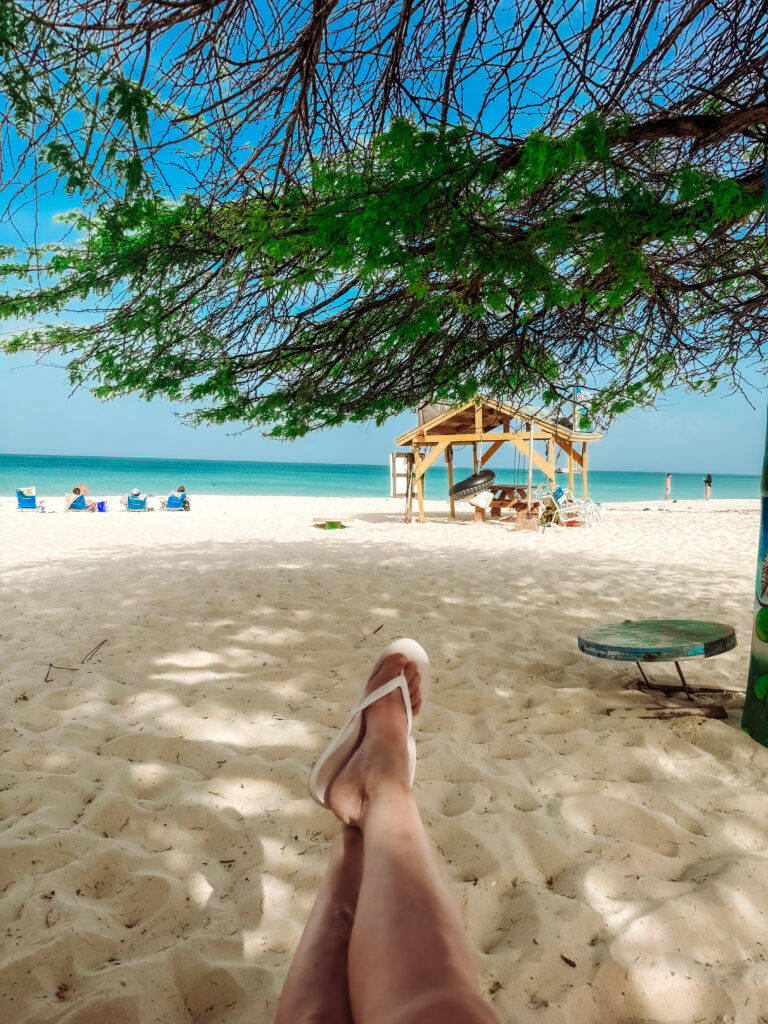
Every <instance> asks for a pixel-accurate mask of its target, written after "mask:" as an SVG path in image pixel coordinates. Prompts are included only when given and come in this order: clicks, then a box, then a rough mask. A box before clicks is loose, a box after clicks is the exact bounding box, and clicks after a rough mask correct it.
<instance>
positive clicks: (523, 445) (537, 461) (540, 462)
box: [508, 437, 555, 480]
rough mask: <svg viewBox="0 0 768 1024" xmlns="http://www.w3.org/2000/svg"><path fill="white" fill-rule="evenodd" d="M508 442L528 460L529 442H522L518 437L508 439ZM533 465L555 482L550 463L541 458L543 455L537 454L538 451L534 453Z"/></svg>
mask: <svg viewBox="0 0 768 1024" xmlns="http://www.w3.org/2000/svg"><path fill="white" fill-rule="evenodd" d="M508 440H509V442H510V444H513V445H514V446H515V448H518V449H519V450H520V451H521V452H522V453H523V455H524V456H525V457H526V459H527V458H528V442H527V441H525V440H524V441H521V440H519V438H517V437H510V438H508ZM533 464H534V466H537V467H538V468H539V469H540V470H541V472H542V473H543V474H544V476H546V477H549V479H550V480H554V479H555V478H554V476H553V475H552V474H551V473H550V471H549V463H548V462H547V461H546V460H545V459H543V458H542V457H541V455H539V453H538V452H536V451H534V453H533Z"/></svg>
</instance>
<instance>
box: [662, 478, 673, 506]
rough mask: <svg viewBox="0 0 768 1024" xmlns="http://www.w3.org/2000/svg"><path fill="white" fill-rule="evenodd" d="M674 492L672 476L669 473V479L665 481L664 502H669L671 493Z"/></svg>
mask: <svg viewBox="0 0 768 1024" xmlns="http://www.w3.org/2000/svg"><path fill="white" fill-rule="evenodd" d="M671 490H672V474H671V473H667V479H666V480H665V481H664V501H669V492H670V491H671Z"/></svg>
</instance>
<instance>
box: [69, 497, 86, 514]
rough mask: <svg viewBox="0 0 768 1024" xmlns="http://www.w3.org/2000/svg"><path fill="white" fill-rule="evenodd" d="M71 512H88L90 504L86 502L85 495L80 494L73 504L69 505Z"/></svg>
mask: <svg viewBox="0 0 768 1024" xmlns="http://www.w3.org/2000/svg"><path fill="white" fill-rule="evenodd" d="M68 511H69V512H87V511H88V506H87V505H86V504H85V495H84V494H78V496H77V497H76V498H75V500H74V501H73V502H72V504H71V505H70V506H69V509H68Z"/></svg>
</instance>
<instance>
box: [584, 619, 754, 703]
mask: <svg viewBox="0 0 768 1024" xmlns="http://www.w3.org/2000/svg"><path fill="white" fill-rule="evenodd" d="M578 642H579V650H580V651H582V652H583V653H584V654H589V655H591V656H592V657H593V658H608V659H609V660H611V661H634V662H635V663H636V664H637V667H638V668H639V669H640V675H641V676H642V677H643V684H644V685H645V686H646V687H647V688H648V689H649V690H661V691H663V692H664V693H670V692H674V691H676V690H677V691H680V690H682V691H683V692H684V693H685V695H686V697H687V698H688V699H689V700H693V699H694V696H695V695H696V694H699V693H701V694H713V693H716V694H725V693H726V692H727V691H724V690H722V689H720V688H718V687H712V686H699V687H691V686H689V685H688V683H687V682H686V681H685V677H684V676H683V670H682V669H681V668H680V664H679V663H680V661H682V660H683V659H685V658H714V657H715V656H716V655H718V654H724V653H725V652H726V651H731V650H733V648H734V647H735V646H736V631H735V630H734V628H733V626H729V625H727V624H726V623H724V622H700V621H698V620H696V619H640V620H637V621H632V620H630V619H626V620H625V621H624V622H611V623H608V624H607V625H605V626H599V627H598V628H597V629H593V630H590V631H589V632H588V633H580V634H579V640H578ZM651 661H674V663H675V668H676V669H677V674H678V676H679V677H680V683H681V685H679V686H669V685H657V684H654V683H652V682H651V681H650V680H649V679H648V677H647V676H646V674H645V672H644V671H643V663H645V664H647V663H648V662H651Z"/></svg>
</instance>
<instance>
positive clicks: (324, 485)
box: [0, 452, 760, 501]
mask: <svg viewBox="0 0 768 1024" xmlns="http://www.w3.org/2000/svg"><path fill="white" fill-rule="evenodd" d="M467 455H468V461H467V463H466V464H464V465H462V464H461V463H459V462H455V463H454V465H453V482H458V481H459V480H462V479H464V478H465V477H468V476H470V475H471V474H472V463H471V453H469V452H468V453H467ZM493 469H494V470H495V472H496V480H497V482H498V483H504V484H511V485H515V486H526V485H527V483H528V465H527V460H526V459H525V457H524V455H522V454H521V455H520V457H519V458H518V459H516V461H515V462H514V463H513V465H511V466H510V465H498V464H497V465H495V466H493ZM665 477H666V472H665V471H659V470H655V471H652V472H651V471H648V470H606V469H590V470H589V473H588V479H587V484H588V494H589V496H590V497H592V498H595V499H596V500H597V501H654V500H656V499H663V497H664V479H665ZM532 478H533V484H534V486H538V485H539V484H547V478H546V477H545V476H544V475H543V474H542V473H541V472H540V471H539V470H538V469H536V468H534V470H533V474H532ZM81 482H84V483H85V485H86V486H87V488H88V490H89V492H90V493H91V494H100V495H115V494H127V493H128V492H129V491H130V490H132V489H133V488H134V487H137V488H139V490H140V491H141V492H142V493H150V492H151V493H153V494H163V493H165V494H168V493H170V492H171V491H174V490H176V488H177V487H179V486H180V485H181V484H183V485H184V486H185V488H186V490H187V492H188V493H189V494H190V496H191V495H194V494H199V495H203V494H231V495H285V496H295V497H307V498H312V497H330V498H342V497H351V498H352V497H359V498H377V497H378V498H383V497H388V496H389V494H390V483H391V478H390V468H389V464H388V461H387V462H383V463H378V464H376V463H354V462H346V463H331V462H278V461H272V460H263V459H260V460H255V459H252V460H249V459H163V458H160V457H158V456H153V457H152V458H148V459H147V458H138V457H130V456H105V455H24V454H22V453H19V454H12V455H11V454H7V455H0V494H5V495H8V496H10V495H14V494H15V490H16V488H17V487H35V488H37V493H38V494H40V495H46V496H51V495H56V494H60V495H62V499H63V496H64V494H66V493H69V492H71V490H72V488H73V487H75V486H76V485H78V484H80V483H81ZM557 483H558V484H560V485H561V486H566V487H567V486H568V473H567V470H566V471H565V472H562V473H560V474H558V476H557ZM449 486H450V478H449V475H448V468H447V466H446V465H445V464H439V465H433V466H431V467H430V469H429V472H428V473H427V475H426V478H425V492H426V497H427V498H437V499H440V500H446V501H447V499H448V489H449ZM573 490H574V492H575V494H576V496H577V497H582V496H583V493H584V478H583V476H582V475H581V474H578V475H575V476H574V481H573ZM671 496H672V499H673V500H674V499H675V498H681V499H695V498H699V497H701V498H703V497H704V474H702V473H673V474H672V494H671ZM759 496H760V477H759V475H757V474H754V475H751V476H750V475H747V474H738V473H734V474H717V473H715V474H713V486H712V497H713V498H758V497H759Z"/></svg>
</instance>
